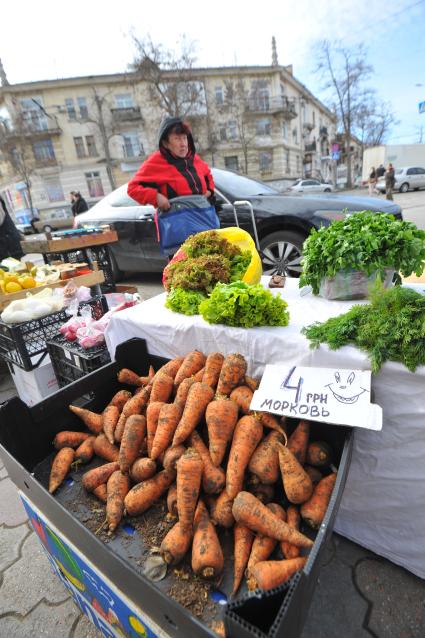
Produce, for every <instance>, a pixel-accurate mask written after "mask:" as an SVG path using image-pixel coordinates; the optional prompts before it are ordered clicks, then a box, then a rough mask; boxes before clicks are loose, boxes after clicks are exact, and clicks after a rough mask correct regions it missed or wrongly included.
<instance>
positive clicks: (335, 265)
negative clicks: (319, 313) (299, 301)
mask: <svg viewBox="0 0 425 638" xmlns="http://www.w3.org/2000/svg"><path fill="white" fill-rule="evenodd" d="M424 265H425V231H423V230H419V229H418V228H416V226H415V225H414V224H412V223H411V222H406V221H402V220H398V219H395V218H394V217H393V216H392V215H386V214H384V213H372V212H371V211H363V212H360V213H354V214H353V215H349V216H347V217H346V218H345V219H343V220H341V221H335V222H333V223H332V224H331V225H330V226H322V227H321V228H319V229H318V230H316V229H313V230H312V232H311V233H310V235H309V237H308V238H307V239H306V241H305V242H304V247H303V272H302V275H301V277H300V281H299V285H300V287H301V286H305V285H308V284H309V285H310V286H311V287H312V289H313V293H314V294H315V295H317V294H318V293H319V288H320V282H321V280H322V278H323V277H333V276H334V275H335V274H336V273H337V272H338V271H340V270H350V269H354V270H360V271H364V272H366V273H367V274H368V275H370V274H372V273H373V272H376V271H378V272H379V273H380V276H381V279H382V281H383V280H384V279H385V273H384V270H385V268H392V269H394V270H395V271H396V272H397V273H398V272H401V273H402V274H403V275H404V276H405V277H408V276H409V275H411V274H412V273H413V272H414V273H415V274H416V275H418V276H419V275H421V274H422V272H423V270H424ZM397 278H398V281H397V283H400V276H399V275H397Z"/></svg>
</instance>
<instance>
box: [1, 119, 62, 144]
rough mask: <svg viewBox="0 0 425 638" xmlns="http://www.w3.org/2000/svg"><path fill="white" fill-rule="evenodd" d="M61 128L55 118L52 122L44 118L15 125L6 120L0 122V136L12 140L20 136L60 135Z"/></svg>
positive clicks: (33, 137) (30, 137)
mask: <svg viewBox="0 0 425 638" xmlns="http://www.w3.org/2000/svg"><path fill="white" fill-rule="evenodd" d="M61 133H62V129H61V128H60V126H59V125H58V123H57V121H56V119H55V120H53V121H52V122H50V121H48V120H47V121H46V120H40V121H38V122H37V121H30V122H29V121H24V122H22V123H18V124H15V126H13V125H10V124H8V123H7V122H1V123H0V136H1V137H3V139H4V140H5V141H11V142H12V141H13V140H16V139H19V138H22V137H25V138H28V139H37V138H43V137H47V136H49V137H51V136H52V135H60V134H61Z"/></svg>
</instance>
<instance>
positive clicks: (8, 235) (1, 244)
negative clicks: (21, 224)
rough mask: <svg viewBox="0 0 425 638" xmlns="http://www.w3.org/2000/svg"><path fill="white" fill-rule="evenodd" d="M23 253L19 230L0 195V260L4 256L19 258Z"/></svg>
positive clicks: (4, 257)
mask: <svg viewBox="0 0 425 638" xmlns="http://www.w3.org/2000/svg"><path fill="white" fill-rule="evenodd" d="M23 254H24V253H23V251H22V248H21V235H20V233H19V230H18V229H17V228H16V226H15V224H14V223H13V220H12V218H11V216H10V215H9V211H8V210H7V206H6V202H5V201H4V199H3V197H0V261H2V260H3V259H6V257H14V258H15V259H20V258H21V257H22V255H23Z"/></svg>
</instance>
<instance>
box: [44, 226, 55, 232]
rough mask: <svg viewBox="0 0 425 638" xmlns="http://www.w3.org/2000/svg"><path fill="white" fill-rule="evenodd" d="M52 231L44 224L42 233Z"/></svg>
mask: <svg viewBox="0 0 425 638" xmlns="http://www.w3.org/2000/svg"><path fill="white" fill-rule="evenodd" d="M52 230H53V228H52V226H49V224H45V225H44V226H43V233H51V232H52Z"/></svg>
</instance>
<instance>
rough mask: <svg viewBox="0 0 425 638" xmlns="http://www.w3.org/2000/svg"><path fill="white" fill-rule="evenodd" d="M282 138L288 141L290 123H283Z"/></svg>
mask: <svg viewBox="0 0 425 638" xmlns="http://www.w3.org/2000/svg"><path fill="white" fill-rule="evenodd" d="M282 137H283V139H284V140H287V139H288V123H287V122H283V123H282Z"/></svg>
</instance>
